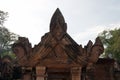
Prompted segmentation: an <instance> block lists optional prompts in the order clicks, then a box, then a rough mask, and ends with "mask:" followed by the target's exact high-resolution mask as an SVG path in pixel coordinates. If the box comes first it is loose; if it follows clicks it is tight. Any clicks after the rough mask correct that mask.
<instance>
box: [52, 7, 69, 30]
mask: <svg viewBox="0 0 120 80" xmlns="http://www.w3.org/2000/svg"><path fill="white" fill-rule="evenodd" d="M57 25H59V27H61V28H62V30H63V31H64V32H66V29H67V26H66V23H65V20H64V17H63V15H62V13H61V12H60V10H59V8H57V9H56V11H55V13H54V14H53V16H52V18H51V22H50V32H52V31H53V30H54V29H55V27H58V26H57Z"/></svg>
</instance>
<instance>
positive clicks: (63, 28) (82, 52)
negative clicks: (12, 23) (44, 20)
mask: <svg viewBox="0 0 120 80" xmlns="http://www.w3.org/2000/svg"><path fill="white" fill-rule="evenodd" d="M21 39H22V38H20V39H19V40H18V42H17V43H15V44H14V45H18V44H22V45H20V46H18V47H22V48H23V51H24V52H25V51H27V55H25V59H26V61H25V59H24V58H22V59H20V60H19V62H23V63H20V65H24V66H26V65H27V66H35V65H44V66H48V65H50V64H51V65H56V64H59V65H61V64H66V65H68V64H69V65H72V66H73V64H75V65H87V64H88V63H95V62H96V61H97V59H98V57H99V55H100V54H101V53H102V52H103V50H104V48H103V44H102V43H101V41H100V39H99V38H96V41H95V43H94V44H93V43H92V42H91V41H89V43H88V44H87V46H85V47H84V48H82V46H81V45H78V44H77V43H76V42H75V41H74V40H73V39H72V38H71V37H70V36H69V34H68V33H67V25H66V23H65V20H64V17H63V15H62V13H61V12H60V10H59V9H57V10H56V11H55V13H54V14H53V17H52V18H51V22H50V31H49V32H48V33H46V34H45V35H44V36H43V37H42V38H41V42H40V43H39V44H38V45H36V46H35V47H34V48H31V47H30V43H29V41H28V39H26V38H23V40H24V41H22V40H21ZM24 42H25V44H24ZM14 45H13V50H14V49H15V48H16V47H17V46H14ZM17 50H18V51H19V52H20V50H19V49H17ZM19 54H21V53H19ZM23 54H24V53H23Z"/></svg>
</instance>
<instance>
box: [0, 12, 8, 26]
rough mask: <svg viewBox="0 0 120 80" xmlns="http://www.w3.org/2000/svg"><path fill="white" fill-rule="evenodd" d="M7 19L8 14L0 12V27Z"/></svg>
mask: <svg viewBox="0 0 120 80" xmlns="http://www.w3.org/2000/svg"><path fill="white" fill-rule="evenodd" d="M7 17H8V13H7V12H4V11H1V10H0V27H1V26H3V23H4V21H6V18H7Z"/></svg>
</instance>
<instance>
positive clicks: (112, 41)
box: [99, 28, 120, 62]
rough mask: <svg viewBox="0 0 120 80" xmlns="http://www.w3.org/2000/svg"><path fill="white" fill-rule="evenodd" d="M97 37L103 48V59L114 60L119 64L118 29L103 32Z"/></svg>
mask: <svg viewBox="0 0 120 80" xmlns="http://www.w3.org/2000/svg"><path fill="white" fill-rule="evenodd" d="M99 37H100V38H101V40H102V42H103V44H104V46H105V57H110V58H114V59H115V60H117V61H118V62H120V28H118V29H114V30H104V31H103V32H102V33H100V34H99Z"/></svg>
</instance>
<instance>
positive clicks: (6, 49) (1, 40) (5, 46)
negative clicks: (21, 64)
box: [0, 11, 18, 56]
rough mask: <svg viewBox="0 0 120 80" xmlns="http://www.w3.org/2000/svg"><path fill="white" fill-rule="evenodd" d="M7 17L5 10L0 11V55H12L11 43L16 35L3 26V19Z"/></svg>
mask: <svg viewBox="0 0 120 80" xmlns="http://www.w3.org/2000/svg"><path fill="white" fill-rule="evenodd" d="M7 17H8V13H7V12H3V11H0V55H1V56H4V55H12V54H11V44H12V43H13V42H14V41H16V39H17V37H18V35H16V34H14V33H12V32H10V31H9V30H8V29H7V28H5V27H4V25H3V24H4V21H6V18H7Z"/></svg>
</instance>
